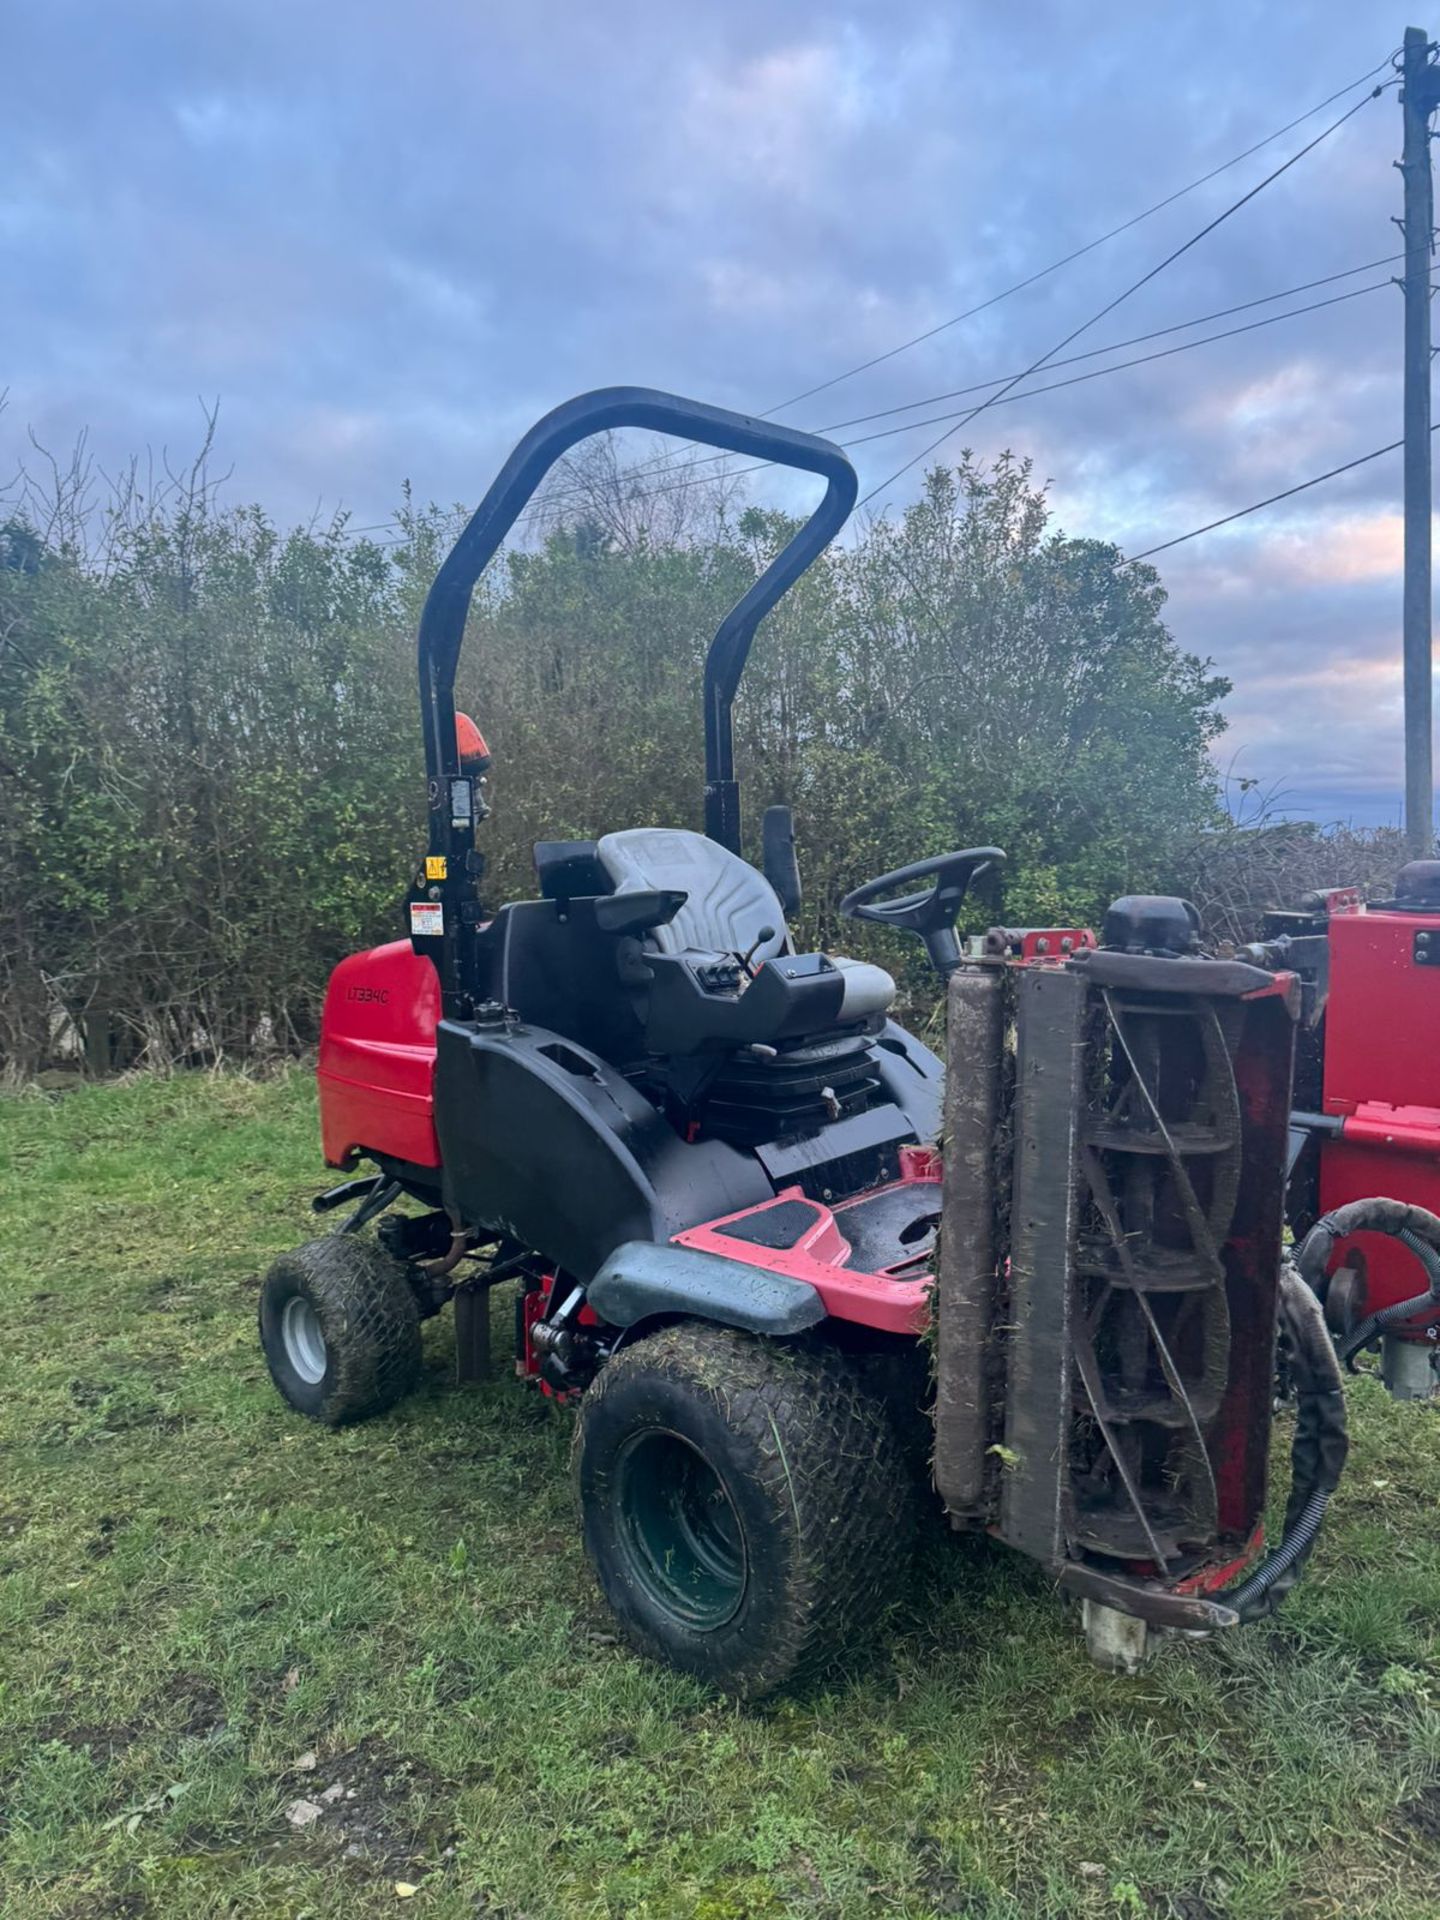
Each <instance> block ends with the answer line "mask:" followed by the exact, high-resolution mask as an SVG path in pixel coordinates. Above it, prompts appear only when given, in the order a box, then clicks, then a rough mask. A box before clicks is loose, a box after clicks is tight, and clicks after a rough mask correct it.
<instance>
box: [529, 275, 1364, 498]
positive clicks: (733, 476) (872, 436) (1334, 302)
mask: <svg viewBox="0 0 1440 1920" xmlns="http://www.w3.org/2000/svg"><path fill="white" fill-rule="evenodd" d="M1332 277H1336V278H1338V277H1340V276H1332ZM1312 284H1316V285H1319V284H1323V282H1315V283H1312ZM1391 284H1392V282H1391V281H1389V280H1377V281H1374V282H1373V283H1372V284H1371V285H1369V286H1367V287H1355V288H1352V289H1351V291H1350V292H1348V293H1340V294H1334V295H1332V296H1331V297H1330V298H1328V299H1325V300H1314V301H1311V302H1310V303H1309V304H1308V305H1306V306H1303V307H1293V308H1291V309H1289V310H1288V311H1287V312H1285V313H1272V314H1267V315H1266V317H1265V318H1264V319H1263V320H1251V321H1247V322H1246V323H1245V324H1244V325H1243V326H1238V327H1225V328H1222V329H1221V331H1220V332H1218V333H1207V334H1203V335H1202V336H1201V337H1200V338H1199V339H1198V340H1185V341H1181V342H1180V343H1179V344H1178V345H1176V346H1173V347H1164V348H1162V349H1161V350H1160V351H1159V352H1157V353H1143V354H1137V355H1136V356H1135V357H1134V358H1133V359H1131V360H1117V361H1116V362H1115V363H1114V364H1113V365H1112V366H1108V367H1094V368H1092V369H1091V370H1090V371H1089V372H1088V373H1080V374H1072V375H1070V376H1069V377H1068V378H1067V379H1064V380H1054V381H1051V382H1050V383H1049V384H1048V385H1047V386H1043V387H1027V388H1026V389H1025V391H1024V392H1023V393H1010V394H1008V395H1005V396H1004V397H1001V396H1000V395H997V396H996V397H995V399H994V401H993V403H987V404H994V405H997V406H1013V405H1014V404H1015V403H1016V402H1017V401H1020V400H1030V399H1035V398H1038V397H1039V396H1040V395H1042V394H1047V393H1058V392H1060V391H1061V390H1062V389H1063V388H1066V387H1075V386H1081V385H1083V384H1084V383H1086V382H1087V381H1090V380H1099V379H1102V378H1103V377H1104V376H1105V375H1106V374H1111V373H1124V372H1126V371H1127V370H1128V369H1129V368H1131V367H1138V366H1144V365H1147V364H1148V363H1149V362H1150V361H1153V360H1167V359H1170V358H1172V357H1173V356H1174V355H1175V354H1178V353H1190V352H1192V351H1193V350H1194V349H1195V348H1196V347H1207V346H1210V345H1212V344H1213V343H1214V342H1215V341H1217V340H1231V339H1234V338H1235V337H1236V336H1237V335H1238V334H1242V333H1254V332H1256V331H1258V330H1259V329H1260V328H1261V327H1273V326H1277V325H1278V324H1279V323H1280V321H1282V320H1294V319H1298V318H1299V317H1300V316H1301V315H1303V314H1307V313H1315V312H1317V311H1318V310H1319V309H1321V308H1323V307H1334V306H1339V305H1341V304H1342V303H1344V302H1345V301H1349V300H1356V299H1359V298H1360V296H1361V295H1362V294H1367V293H1380V292H1383V291H1384V290H1385V289H1386V288H1387V287H1389V286H1390V285H1391ZM1276 297H1277V298H1279V297H1281V296H1278V295H1277V296H1276ZM1247 304H1254V303H1247ZM1241 310H1242V309H1240V308H1232V309H1229V311H1232V312H1239V311H1241ZM1189 324H1191V325H1197V324H1199V323H1198V322H1190V323H1189ZM1174 331H1175V329H1174V328H1173V327H1171V328H1165V327H1162V328H1159V329H1157V330H1156V332H1155V333H1154V334H1139V335H1137V336H1136V337H1135V340H1134V341H1130V342H1119V341H1117V342H1115V343H1114V344H1113V345H1112V346H1110V347H1103V348H1099V349H1097V352H1102V353H1111V352H1114V351H1115V350H1116V348H1117V347H1119V346H1121V345H1135V344H1139V343H1140V342H1142V341H1144V340H1146V339H1156V338H1159V337H1160V336H1161V335H1163V334H1165V333H1169V332H1174ZM1089 357H1090V356H1088V355H1084V354H1077V355H1076V356H1075V358H1076V359H1077V360H1080V359H1086V358H1089ZM1060 364H1071V363H1068V362H1062V363H1060ZM999 378H1003V376H1000V377H999ZM981 384H982V385H993V384H997V382H991V381H985V382H982V383H981ZM919 404H923V403H919ZM894 411H897V412H898V411H901V409H898V408H897V409H895V410H894ZM976 411H978V409H974V408H972V409H970V410H969V411H968V412H966V413H965V414H964V415H963V416H962V417H961V418H962V424H963V420H964V419H969V418H971V417H973V415H974V413H975V412H976ZM873 417H876V418H879V417H882V416H878V415H877V416H873ZM956 418H957V415H955V414H936V415H934V416H932V417H931V418H928V419H924V420H907V421H905V422H903V423H902V424H901V425H900V426H898V427H886V428H883V429H882V430H881V431H879V432H877V433H867V434H860V435H856V436H854V437H852V438H851V439H849V440H841V441H838V442H837V443H836V444H837V445H839V446H841V447H843V448H846V449H847V450H848V449H849V448H852V447H859V446H868V445H870V444H872V443H873V442H874V441H876V440H889V439H893V438H894V437H895V436H896V435H897V434H902V433H910V432H913V431H914V430H915V429H916V428H920V427H933V426H939V425H941V424H942V423H943V422H945V421H949V420H955V419H956ZM857 424H859V423H857ZM693 464H694V465H696V466H699V465H702V464H704V463H703V462H700V461H696V462H695V463H693ZM774 465H775V462H774V461H772V460H756V461H753V462H752V463H751V464H750V465H749V466H745V467H737V468H735V469H734V470H733V472H731V473H728V474H724V475H710V474H695V473H693V472H691V473H688V474H687V475H686V477H685V478H683V479H677V480H671V481H667V482H666V483H665V484H664V485H662V486H658V487H647V488H642V489H640V490H639V491H638V492H636V493H635V494H632V495H630V496H629V498H631V499H632V500H654V499H657V498H659V497H660V496H661V495H662V494H668V493H683V492H685V491H687V490H688V489H689V488H691V487H699V486H705V485H708V484H711V483H712V481H715V480H719V479H724V480H742V479H744V478H745V477H746V476H747V475H749V474H752V473H763V472H765V471H766V469H767V468H770V467H773V466H774ZM583 492H584V489H583V488H570V489H566V490H565V491H564V492H563V493H562V494H560V495H559V496H556V495H553V494H552V495H551V496H550V497H549V499H548V500H545V501H540V502H537V503H536V505H535V506H534V507H533V508H531V509H528V510H527V513H526V514H525V515H524V516H522V523H523V524H533V523H534V522H535V521H536V520H538V519H541V518H543V517H544V512H545V509H546V507H547V506H549V505H551V504H553V503H554V501H555V499H556V498H557V497H558V498H561V499H572V498H574V497H575V496H576V495H577V494H583Z"/></svg>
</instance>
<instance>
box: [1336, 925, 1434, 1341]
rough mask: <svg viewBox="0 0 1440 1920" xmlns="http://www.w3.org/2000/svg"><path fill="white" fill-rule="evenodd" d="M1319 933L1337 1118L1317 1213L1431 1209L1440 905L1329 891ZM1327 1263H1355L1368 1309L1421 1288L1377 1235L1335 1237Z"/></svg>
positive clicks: (1400, 1251)
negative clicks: (1397, 904) (1362, 1204)
mask: <svg viewBox="0 0 1440 1920" xmlns="http://www.w3.org/2000/svg"><path fill="white" fill-rule="evenodd" d="M1328 934H1329V946H1330V991H1329V998H1328V1000H1327V1003H1326V1010H1325V1055H1324V1112H1325V1113H1326V1114H1327V1115H1334V1116H1336V1117H1337V1118H1339V1119H1340V1120H1342V1122H1343V1125H1342V1129H1341V1131H1340V1132H1338V1133H1336V1134H1333V1135H1331V1136H1328V1137H1326V1138H1324V1139H1323V1140H1322V1142H1321V1147H1320V1191H1319V1202H1320V1210H1321V1212H1322V1213H1330V1212H1332V1211H1333V1210H1334V1209H1335V1208H1336V1207H1341V1206H1344V1205H1346V1204H1347V1203H1348V1202H1349V1201H1352V1200H1361V1199H1365V1198H1367V1197H1368V1196H1370V1195H1372V1194H1383V1195H1384V1196H1386V1197H1387V1198H1389V1199H1393V1200H1404V1201H1408V1202H1410V1203H1411V1204H1412V1205H1415V1206H1421V1207H1427V1208H1428V1209H1429V1210H1430V1211H1431V1212H1432V1213H1440V909H1437V910H1436V911H1433V912H1425V911H1417V910H1415V909H1414V908H1398V909H1397V908H1394V907H1367V906H1364V905H1362V904H1361V902H1360V900H1359V896H1358V895H1355V894H1339V895H1332V896H1331V899H1330V918H1329V922H1328ZM1432 950H1433V952H1434V955H1435V958H1434V959H1433V960H1432V959H1431V958H1430V957H1429V955H1430V953H1431V952H1432ZM1333 1265H1334V1268H1337V1269H1338V1268H1339V1267H1342V1266H1348V1267H1352V1268H1358V1269H1359V1270H1360V1271H1361V1273H1362V1274H1363V1277H1364V1283H1365V1292H1364V1306H1365V1311H1366V1312H1367V1313H1374V1312H1377V1311H1378V1310H1380V1309H1381V1308H1384V1307H1388V1306H1393V1305H1394V1304H1395V1303H1396V1302H1397V1301H1400V1300H1405V1299H1409V1298H1412V1297H1413V1296H1414V1295H1415V1294H1417V1293H1419V1292H1420V1291H1421V1290H1422V1288H1423V1285H1424V1280H1423V1276H1422V1275H1421V1273H1420V1270H1419V1268H1418V1267H1417V1266H1416V1263H1415V1259H1414V1256H1413V1255H1412V1254H1410V1253H1409V1252H1407V1251H1406V1249H1405V1248H1404V1247H1403V1246H1402V1245H1401V1244H1400V1243H1399V1242H1398V1241H1397V1240H1395V1239H1394V1238H1392V1237H1391V1236H1390V1235H1388V1234H1381V1233H1359V1234H1354V1235H1352V1236H1350V1238H1349V1239H1347V1240H1342V1241H1341V1242H1340V1243H1339V1245H1338V1247H1337V1249H1336V1257H1335V1261H1334V1263H1333ZM1411 1337H1412V1338H1415V1339H1419V1340H1423V1339H1424V1338H1425V1332H1424V1329H1423V1327H1419V1328H1416V1330H1415V1331H1414V1333H1413V1335H1412V1336H1411Z"/></svg>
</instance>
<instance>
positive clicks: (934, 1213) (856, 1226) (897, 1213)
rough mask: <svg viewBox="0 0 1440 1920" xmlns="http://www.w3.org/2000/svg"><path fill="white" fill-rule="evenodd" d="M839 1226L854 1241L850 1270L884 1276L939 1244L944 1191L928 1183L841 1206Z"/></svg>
mask: <svg viewBox="0 0 1440 1920" xmlns="http://www.w3.org/2000/svg"><path fill="white" fill-rule="evenodd" d="M835 1224H836V1226H837V1227H839V1229H840V1231H841V1233H843V1234H844V1236H845V1238H846V1239H847V1240H848V1241H849V1242H850V1258H849V1259H848V1260H847V1261H846V1262H845V1264H846V1266H847V1267H855V1268H856V1269H857V1270H858V1271H860V1272H862V1273H881V1272H883V1271H884V1269H885V1268H886V1267H898V1266H899V1264H900V1262H901V1261H902V1260H914V1259H915V1258H916V1257H917V1256H918V1255H920V1254H924V1253H927V1252H928V1251H929V1250H930V1248H931V1247H932V1246H933V1245H934V1244H935V1229H936V1227H937V1226H938V1225H939V1224H940V1189H939V1187H935V1186H929V1185H924V1184H918V1183H917V1184H907V1185H905V1186H903V1187H891V1188H889V1189H888V1191H885V1192H881V1193H872V1194H871V1195H870V1196H869V1197H868V1198H867V1199H864V1200H855V1201H852V1202H851V1204H850V1205H849V1206H848V1207H837V1208H836V1210H835Z"/></svg>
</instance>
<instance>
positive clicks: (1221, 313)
mask: <svg viewBox="0 0 1440 1920" xmlns="http://www.w3.org/2000/svg"><path fill="white" fill-rule="evenodd" d="M1404 258H1405V255H1404V253H1403V252H1400V253H1388V254H1382V255H1381V257H1380V258H1379V259H1378V260H1367V261H1365V262H1363V263H1362V264H1361V265H1360V266H1358V267H1346V268H1345V269H1344V270H1343V271H1342V272H1339V273H1327V274H1322V275H1321V276H1320V277H1319V278H1318V279H1316V280H1302V281H1301V282H1300V284H1299V285H1298V286H1294V287H1282V288H1280V289H1279V290H1278V291H1277V292H1275V293H1262V294H1260V295H1258V296H1257V297H1256V298H1255V299H1253V300H1241V301H1239V302H1238V303H1237V304H1236V305H1234V306H1232V307H1218V308H1216V310H1215V311H1214V312H1213V313H1200V314H1196V315H1194V317H1193V318H1191V319H1189V320H1177V321H1174V322H1172V323H1171V325H1169V326H1165V327H1155V328H1153V329H1152V330H1151V331H1150V332H1148V333H1136V334H1132V335H1130V337H1129V338H1128V339H1125V340H1111V341H1109V342H1107V344H1106V345H1105V346H1103V347H1088V348H1086V350H1085V352H1084V353H1075V354H1070V355H1068V356H1067V357H1066V358H1065V359H1063V360H1051V361H1050V362H1049V364H1050V366H1051V367H1052V368H1053V367H1069V366H1075V365H1078V364H1079V362H1080V361H1082V360H1095V359H1098V358H1100V357H1101V356H1102V355H1104V354H1107V353H1119V352H1121V351H1123V349H1124V348H1126V347H1138V346H1143V345H1144V344H1145V342H1146V341H1149V340H1161V339H1163V338H1164V337H1165V336H1166V335H1167V334H1171V333H1184V332H1187V331H1188V330H1189V329H1190V328H1191V327H1203V326H1205V325H1206V324H1207V323H1208V322H1210V321H1211V320H1224V319H1228V318H1229V316H1230V315H1231V314H1234V313H1246V312H1249V311H1250V310H1251V309H1252V308H1254V307H1264V306H1270V305H1272V304H1273V303H1274V302H1275V301H1276V300H1289V299H1292V298H1293V297H1294V296H1295V295H1296V294H1297V293H1309V292H1311V291H1313V289H1314V288H1316V287H1328V286H1333V285H1334V283H1335V282H1336V281H1337V280H1350V279H1353V278H1354V277H1355V275H1356V274H1357V273H1370V272H1373V271H1374V269H1375V268H1376V267H1385V266H1389V265H1391V264H1392V263H1393V262H1394V261H1396V260H1403V259H1404ZM1390 284H1391V282H1389V281H1380V282H1378V283H1377V285H1379V286H1388V285H1390ZM1360 291H1361V292H1363V293H1373V292H1375V291H1376V288H1375V287H1363V288H1361V289H1360ZM1350 297H1351V296H1350V295H1348V294H1344V295H1341V296H1340V298H1342V299H1349V298H1350ZM1334 304H1336V303H1335V302H1333V301H1329V300H1320V301H1315V302H1313V303H1312V304H1311V305H1309V306H1304V307H1296V308H1294V309H1292V310H1291V312H1289V313H1280V314H1274V315H1272V316H1271V320H1267V321H1264V322H1262V323H1260V324H1262V325H1267V326H1268V325H1270V324H1271V321H1273V320H1289V319H1293V318H1294V317H1296V315H1299V314H1304V313H1313V312H1314V311H1315V310H1316V308H1317V307H1324V306H1331V305H1334ZM1231 331H1232V332H1248V331H1250V329H1248V328H1234V329H1232V330H1231ZM1208 337H1209V338H1210V339H1217V340H1220V339H1228V338H1229V337H1230V335H1229V333H1224V334H1212V335H1209V336H1208ZM1192 344H1194V345H1196V346H1203V345H1204V344H1205V342H1204V341H1195V342H1193V343H1192ZM1147 357H1149V356H1147ZM1125 364H1126V365H1128V366H1133V365H1136V364H1138V363H1137V362H1135V361H1127V362H1126V363H1125ZM1107 371H1109V369H1107ZM1010 378H1011V376H1010V375H1009V374H1003V373H997V374H992V375H991V376H990V377H989V378H988V379H986V380H977V381H974V382H973V383H972V384H971V385H970V386H967V387H953V388H951V389H949V390H948V391H947V392H944V393H932V394H927V395H926V396H925V397H924V398H922V399H919V400H907V401H905V402H904V403H903V404H901V405H899V406H894V407H881V408H879V409H877V410H876V411H875V412H874V413H860V414H854V415H852V416H851V417H850V418H849V419H847V420H831V421H827V422H826V424H825V425H824V426H817V427H812V428H810V429H809V431H810V432H812V433H827V434H828V433H839V432H841V431H842V430H843V429H844V428H846V427H862V426H868V425H869V423H870V422H871V421H872V420H888V419H892V418H893V417H894V416H895V415H897V414H901V413H913V412H915V410H916V409H917V408H919V407H930V406H938V405H939V404H940V402H941V401H943V400H959V399H963V398H964V396H965V395H966V394H969V393H983V392H984V390H985V389H986V388H987V387H998V386H1003V385H1004V384H1005V382H1006V381H1007V380H1009V379H1010ZM1035 391H1037V392H1041V393H1048V392H1051V391H1053V389H1052V388H1049V387H1041V388H1037V389H1035ZM942 417H944V416H942ZM931 424H933V423H932V422H930V421H925V420H912V421H909V422H907V423H906V425H905V426H904V427H899V428H897V429H896V430H895V431H896V432H902V433H903V432H906V431H907V430H908V429H909V428H910V427H923V426H929V425H931ZM843 444H845V445H846V446H856V445H859V444H861V443H860V442H858V441H854V440H850V441H846V442H844V443H843ZM733 458H734V456H733V455H732V454H729V453H712V454H706V455H704V456H702V457H701V458H700V459H698V460H691V461H687V462H686V465H685V472H686V474H687V476H689V475H692V474H693V473H694V472H695V470H696V468H698V467H710V466H714V465H716V464H717V463H719V462H722V461H726V460H730V459H733ZM770 464H772V463H771V462H769V461H758V462H756V463H755V464H753V465H751V466H748V467H742V468H739V469H737V470H736V472H735V473H734V474H732V475H729V476H727V477H729V478H734V479H738V478H739V477H740V476H741V475H742V474H745V473H759V472H760V471H761V470H762V469H763V468H764V467H766V466H769V465H770ZM673 471H674V469H673V467H671V466H669V465H668V463H661V464H660V465H658V466H655V467H651V468H647V467H644V466H641V467H638V468H632V469H631V470H630V471H629V473H628V474H627V476H626V478H627V479H628V480H631V481H634V480H640V479H644V478H645V477H646V476H647V474H658V473H665V472H673ZM685 484H686V485H687V486H688V485H689V484H691V482H690V480H689V479H688V478H687V480H686V482H685ZM695 484H696V485H699V484H700V482H699V481H696V482H695ZM667 490H668V489H666V488H664V487H660V488H655V489H649V490H645V492H644V496H643V497H645V498H646V499H648V498H650V497H651V495H652V493H663V492H665V491H667ZM584 492H585V489H584V488H583V487H557V488H552V489H550V490H549V491H548V492H547V493H546V495H545V498H544V503H543V504H544V506H545V507H550V506H553V505H554V504H555V503H556V502H557V501H561V500H569V499H576V498H580V497H582V496H583V494H584ZM383 524H385V525H391V524H393V523H392V522H385V523H383ZM358 531H366V529H358Z"/></svg>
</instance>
